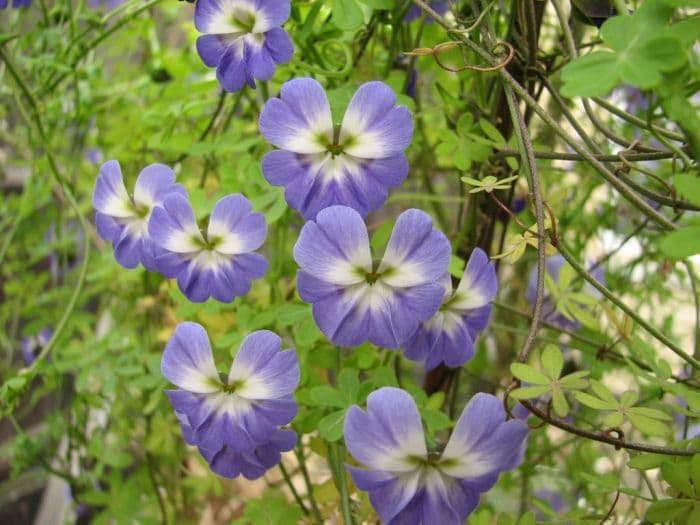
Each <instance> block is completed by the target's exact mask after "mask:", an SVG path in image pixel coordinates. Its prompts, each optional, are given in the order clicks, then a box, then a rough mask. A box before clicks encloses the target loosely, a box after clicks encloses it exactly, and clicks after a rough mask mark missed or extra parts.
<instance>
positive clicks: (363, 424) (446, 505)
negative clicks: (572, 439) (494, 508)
mask: <svg viewBox="0 0 700 525" xmlns="http://www.w3.org/2000/svg"><path fill="white" fill-rule="evenodd" d="M527 432H528V430H527V426H526V425H525V424H524V423H523V422H522V421H520V420H517V419H511V420H509V421H505V411H504V409H503V405H502V403H501V402H500V401H499V400H498V399H497V398H496V397H494V396H492V395H489V394H477V395H475V396H474V397H473V398H472V399H471V401H470V402H469V403H468V404H467V406H466V407H465V408H464V411H463V412H462V415H461V416H460V418H459V420H458V421H457V424H456V426H455V428H454V431H453V432H452V435H451V436H450V439H449V441H448V442H447V444H446V445H445V448H444V449H443V450H442V452H439V451H437V450H428V448H427V447H426V439H425V435H424V432H423V426H422V424H421V419H420V414H419V413H418V408H417V407H416V404H415V402H414V401H413V398H411V396H410V395H409V394H408V393H407V392H405V391H403V390H400V389H398V388H388V387H385V388H381V389H379V390H377V391H375V392H373V393H372V394H370V395H369V398H368V399H367V411H366V412H364V411H362V410H361V409H360V408H359V407H358V406H353V407H351V408H350V410H349V411H348V414H347V417H346V418H345V426H344V429H343V433H344V436H345V443H346V445H347V447H348V450H349V451H350V453H351V454H352V456H353V457H354V458H355V459H356V460H357V461H359V462H360V463H362V464H364V465H365V466H367V467H368V469H360V468H356V467H352V466H348V467H347V469H348V471H349V472H350V474H351V476H352V479H353V481H354V482H355V485H356V486H357V488H359V489H360V490H364V491H367V492H369V499H370V501H371V502H372V505H373V506H374V508H375V510H376V511H377V513H378V514H379V517H380V518H381V519H382V522H383V523H385V524H386V525H398V524H402V525H419V524H421V523H422V524H424V525H425V524H428V523H440V524H442V525H460V524H462V523H464V520H465V519H466V517H467V516H468V515H469V513H470V512H471V511H472V510H474V508H475V507H476V506H477V504H478V503H479V494H481V493H482V492H486V491H487V490H489V489H490V488H491V487H493V485H494V484H495V483H496V481H497V480H498V476H499V475H500V473H501V472H504V471H507V470H512V469H514V468H515V467H517V466H518V464H519V463H520V461H521V459H522V455H523V442H524V440H525V437H526V436H527Z"/></svg>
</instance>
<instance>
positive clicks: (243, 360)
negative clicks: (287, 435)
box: [229, 330, 300, 400]
mask: <svg viewBox="0 0 700 525" xmlns="http://www.w3.org/2000/svg"><path fill="white" fill-rule="evenodd" d="M281 348H282V340H281V339H280V337H279V336H278V335H277V334H275V333H273V332H270V331H269V330H260V331H257V332H253V333H251V334H250V335H248V336H247V337H246V338H245V339H244V340H243V343H242V344H241V348H240V350H239V351H238V354H237V355H236V359H235V360H234V362H233V365H232V366H231V371H230V372H229V384H233V383H234V382H236V381H240V382H242V386H241V387H240V388H238V389H237V390H236V393H237V394H239V395H241V396H243V397H245V398H247V399H250V400H258V399H276V398H281V397H284V396H286V395H288V394H291V393H292V392H293V391H294V390H295V389H296V388H297V386H298V385H299V377H300V376H299V362H298V360H297V354H296V352H295V351H294V350H286V351H284V352H281V351H280V350H281Z"/></svg>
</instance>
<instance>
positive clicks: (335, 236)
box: [294, 206, 372, 285]
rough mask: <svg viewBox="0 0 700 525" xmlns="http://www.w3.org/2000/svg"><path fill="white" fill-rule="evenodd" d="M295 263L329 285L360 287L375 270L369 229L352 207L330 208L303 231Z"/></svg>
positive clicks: (296, 249) (297, 246) (323, 211)
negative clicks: (368, 273) (366, 276)
mask: <svg viewBox="0 0 700 525" xmlns="http://www.w3.org/2000/svg"><path fill="white" fill-rule="evenodd" d="M294 260H295V261H296V262H297V264H298V265H299V266H300V267H301V269H302V271H303V272H305V273H308V274H310V275H313V276H314V277H315V278H317V279H321V280H323V281H326V282H328V283H333V284H338V285H349V284H357V283H361V282H363V281H364V279H365V277H364V275H363V272H364V273H367V272H371V270H372V255H371V253H370V249H369V238H368V237H367V228H366V226H365V222H364V221H363V220H362V217H361V216H360V214H359V213H357V212H356V211H355V210H353V209H352V208H348V207H346V206H331V207H330V208H326V209H324V210H321V211H320V212H319V214H318V216H317V217H316V222H313V221H309V222H307V223H306V224H305V225H304V226H303V228H302V229H301V233H300V234H299V239H298V240H297V242H296V244H295V245H294Z"/></svg>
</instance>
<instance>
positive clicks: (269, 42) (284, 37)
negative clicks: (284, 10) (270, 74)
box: [265, 0, 294, 64]
mask: <svg viewBox="0 0 700 525" xmlns="http://www.w3.org/2000/svg"><path fill="white" fill-rule="evenodd" d="M283 1H284V2H285V3H286V4H287V5H288V6H289V5H290V3H289V1H288V0H283ZM265 49H266V50H267V52H268V53H270V56H271V57H272V60H274V61H275V64H286V63H287V62H289V61H290V60H291V59H292V56H293V55H294V44H292V39H291V38H289V34H288V33H287V32H286V31H285V30H284V29H282V28H280V27H274V28H272V29H270V30H269V31H267V32H266V33H265Z"/></svg>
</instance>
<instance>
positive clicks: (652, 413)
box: [628, 407, 673, 421]
mask: <svg viewBox="0 0 700 525" xmlns="http://www.w3.org/2000/svg"><path fill="white" fill-rule="evenodd" d="M628 412H630V413H632V414H639V415H640V416H645V417H650V418H652V419H660V420H661V421H672V420H673V418H672V417H671V416H669V415H668V414H667V413H666V412H664V411H662V410H658V409H656V408H649V407H631V408H629V409H628Z"/></svg>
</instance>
